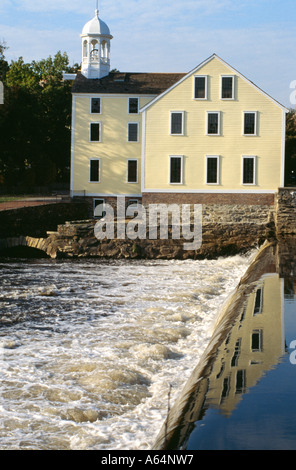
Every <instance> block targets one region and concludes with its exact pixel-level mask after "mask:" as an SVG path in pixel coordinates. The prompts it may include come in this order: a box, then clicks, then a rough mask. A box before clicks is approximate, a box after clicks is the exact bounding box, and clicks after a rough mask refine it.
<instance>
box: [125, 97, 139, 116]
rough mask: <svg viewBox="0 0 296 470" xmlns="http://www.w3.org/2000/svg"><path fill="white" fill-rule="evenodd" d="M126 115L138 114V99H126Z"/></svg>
mask: <svg viewBox="0 0 296 470" xmlns="http://www.w3.org/2000/svg"><path fill="white" fill-rule="evenodd" d="M128 113H129V114H138V113H139V98H129V99H128Z"/></svg>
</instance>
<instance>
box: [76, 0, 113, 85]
mask: <svg viewBox="0 0 296 470" xmlns="http://www.w3.org/2000/svg"><path fill="white" fill-rule="evenodd" d="M80 36H81V38H82V67H81V73H82V74H83V75H84V76H85V77H86V78H102V77H105V76H106V75H108V74H109V72H110V41H111V39H112V37H113V36H111V34H110V30H109V28H108V26H107V25H106V23H104V21H102V20H101V19H100V18H99V10H98V9H96V11H95V16H94V18H93V19H92V20H90V21H88V22H87V23H86V24H85V26H84V28H83V30H82V33H81V35H80Z"/></svg>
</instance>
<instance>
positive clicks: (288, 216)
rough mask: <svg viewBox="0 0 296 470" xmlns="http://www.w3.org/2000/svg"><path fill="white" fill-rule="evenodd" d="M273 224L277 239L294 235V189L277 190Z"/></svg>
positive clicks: (295, 218) (295, 212)
mask: <svg viewBox="0 0 296 470" xmlns="http://www.w3.org/2000/svg"><path fill="white" fill-rule="evenodd" d="M275 222H276V233H277V236H278V237H282V236H287V235H288V236H290V235H294V234H296V188H280V189H279V190H278V194H277V198H276V210H275Z"/></svg>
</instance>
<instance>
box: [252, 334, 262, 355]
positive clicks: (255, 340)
mask: <svg viewBox="0 0 296 470" xmlns="http://www.w3.org/2000/svg"><path fill="white" fill-rule="evenodd" d="M262 337H263V333H262V330H253V331H252V337H251V350H252V351H262V350H263V338H262Z"/></svg>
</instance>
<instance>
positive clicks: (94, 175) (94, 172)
mask: <svg viewBox="0 0 296 470" xmlns="http://www.w3.org/2000/svg"><path fill="white" fill-rule="evenodd" d="M100 177H101V175H100V159H99V158H91V159H90V160H89V182H90V183H99V182H100Z"/></svg>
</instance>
